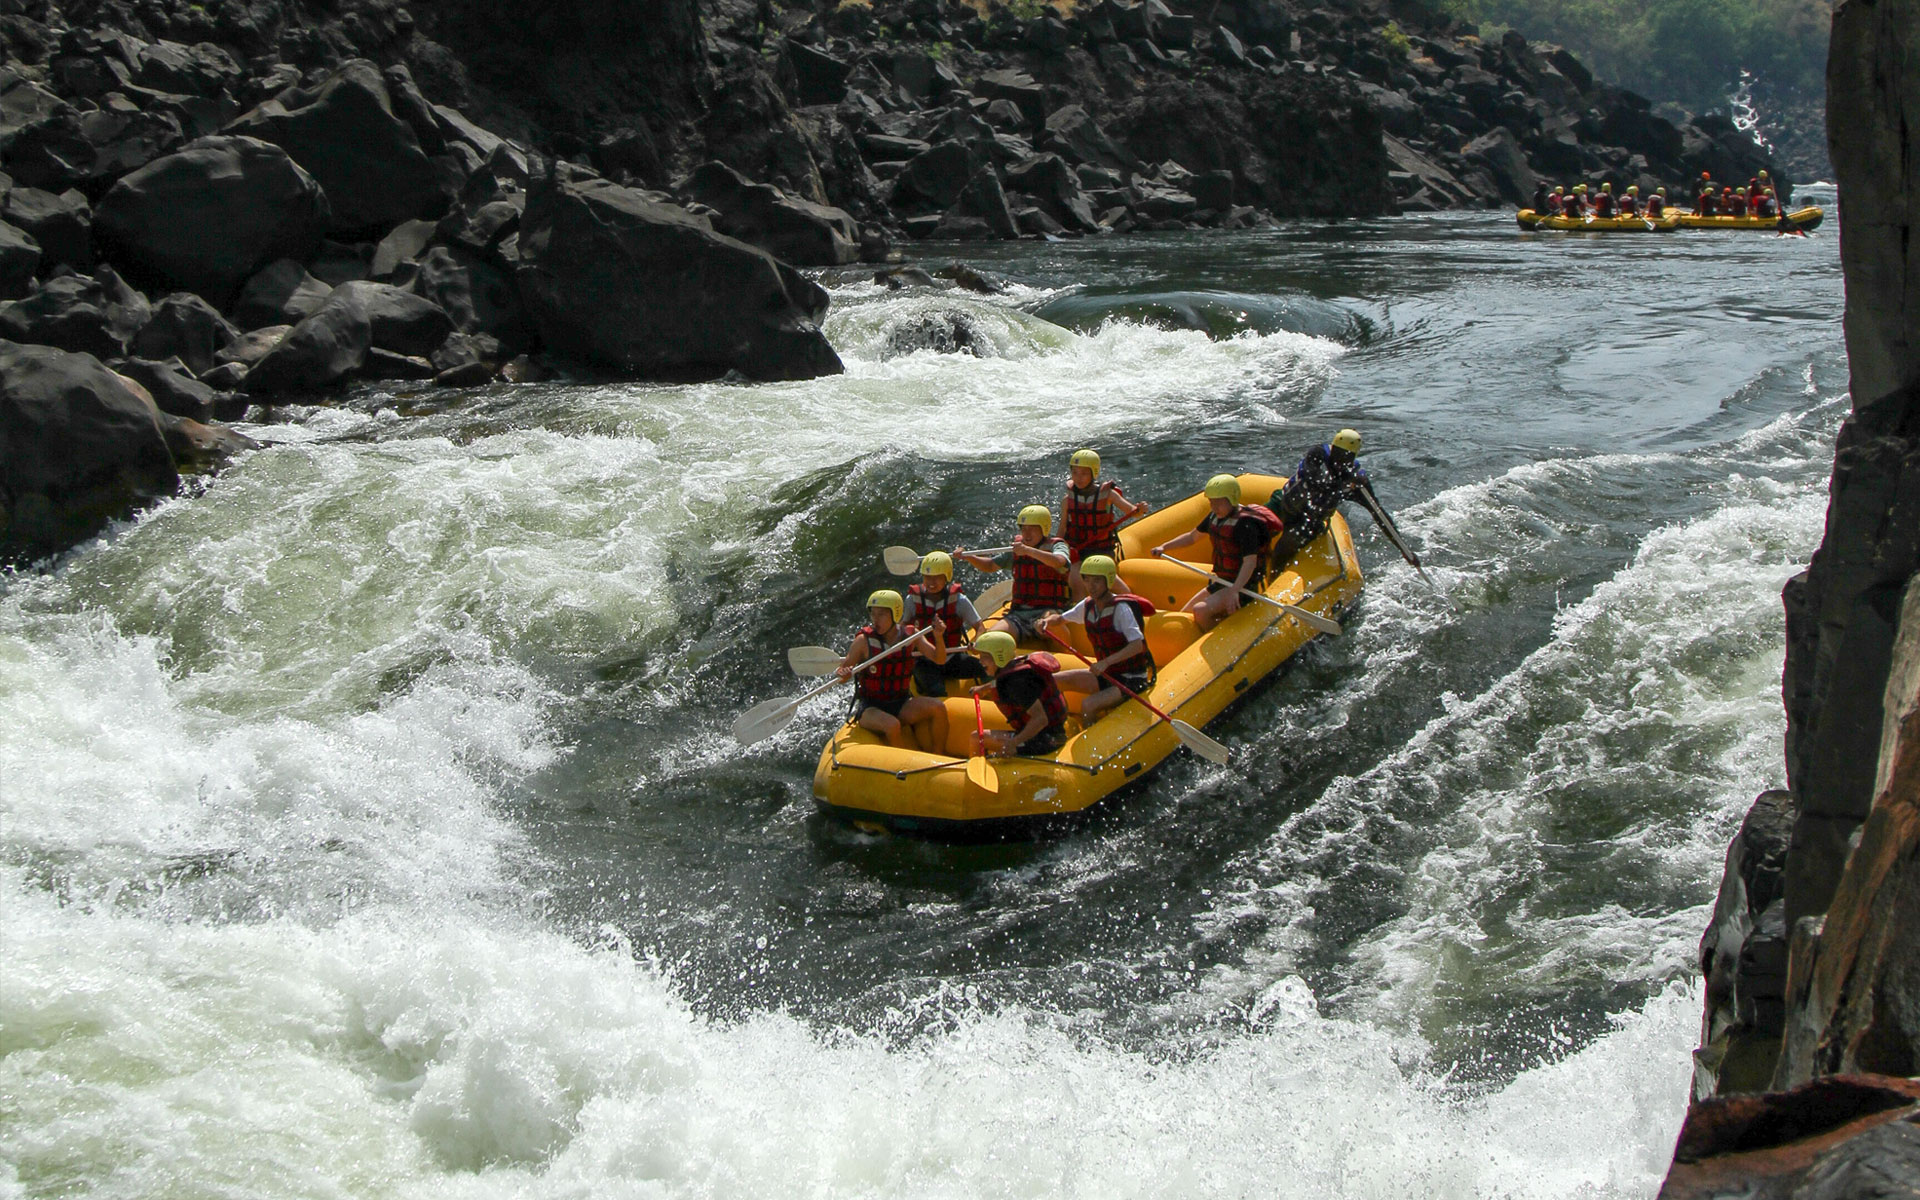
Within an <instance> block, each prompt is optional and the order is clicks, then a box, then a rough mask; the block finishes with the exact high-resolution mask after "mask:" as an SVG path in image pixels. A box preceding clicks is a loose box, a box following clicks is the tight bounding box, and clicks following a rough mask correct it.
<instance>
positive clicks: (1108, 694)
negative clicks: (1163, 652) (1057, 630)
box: [1040, 554, 1153, 727]
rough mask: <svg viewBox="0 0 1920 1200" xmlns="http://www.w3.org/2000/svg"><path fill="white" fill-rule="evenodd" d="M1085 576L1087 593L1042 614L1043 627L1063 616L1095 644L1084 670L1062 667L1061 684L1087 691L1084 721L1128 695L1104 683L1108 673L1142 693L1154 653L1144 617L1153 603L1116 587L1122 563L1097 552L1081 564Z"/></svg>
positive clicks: (1150, 678)
mask: <svg viewBox="0 0 1920 1200" xmlns="http://www.w3.org/2000/svg"><path fill="white" fill-rule="evenodd" d="M1080 574H1081V575H1082V576H1084V577H1085V578H1086V581H1087V598H1086V599H1085V600H1082V601H1081V602H1080V603H1078V604H1076V605H1074V606H1073V607H1072V608H1070V609H1068V610H1067V611H1066V612H1063V613H1060V614H1058V615H1056V616H1050V617H1046V618H1044V619H1043V620H1041V622H1040V626H1041V628H1043V629H1051V628H1052V627H1053V626H1055V625H1057V624H1060V623H1061V622H1065V621H1072V622H1074V623H1075V624H1078V625H1084V626H1086V627H1087V641H1088V642H1090V643H1091V644H1092V645H1093V653H1094V654H1095V656H1096V657H1095V659H1094V661H1093V662H1091V663H1089V664H1088V665H1087V669H1086V670H1084V671H1062V672H1061V673H1060V676H1059V680H1058V682H1059V684H1060V686H1061V688H1063V689H1064V690H1066V691H1069V692H1090V693H1092V694H1091V695H1089V696H1088V697H1087V698H1086V700H1085V701H1084V702H1082V703H1081V705H1080V723H1081V725H1082V726H1083V727H1084V726H1087V725H1091V724H1093V723H1094V722H1095V721H1097V720H1099V719H1100V714H1101V713H1103V712H1105V711H1107V710H1108V709H1109V708H1112V707H1113V706H1114V705H1116V704H1119V703H1121V702H1122V701H1124V700H1125V699H1126V698H1127V694H1126V692H1123V691H1121V690H1120V689H1119V688H1117V687H1114V686H1113V685H1112V684H1111V683H1108V682H1107V679H1106V678H1105V677H1107V676H1110V677H1112V678H1113V679H1115V680H1118V681H1119V682H1120V683H1121V684H1123V685H1125V687H1126V688H1127V690H1128V691H1133V692H1144V691H1146V690H1147V689H1148V688H1149V687H1151V686H1153V655H1152V654H1150V653H1148V652H1147V632H1146V619H1147V617H1148V616H1149V615H1150V614H1151V613H1152V612H1153V604H1152V603H1151V602H1150V601H1148V600H1147V599H1146V598H1145V597H1144V596H1134V595H1130V594H1127V593H1123V592H1121V591H1120V590H1119V585H1120V565H1119V564H1118V563H1116V562H1114V561H1113V560H1112V559H1111V558H1108V557H1107V556H1106V555H1104V554H1095V555H1092V556H1091V557H1089V558H1087V559H1086V561H1084V562H1082V563H1081V564H1080Z"/></svg>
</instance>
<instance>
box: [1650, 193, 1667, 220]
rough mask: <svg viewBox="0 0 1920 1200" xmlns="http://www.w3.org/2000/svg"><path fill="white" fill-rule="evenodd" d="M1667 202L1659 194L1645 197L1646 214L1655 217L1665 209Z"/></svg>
mask: <svg viewBox="0 0 1920 1200" xmlns="http://www.w3.org/2000/svg"><path fill="white" fill-rule="evenodd" d="M1666 207H1667V202H1666V201H1665V200H1663V199H1661V198H1660V197H1659V196H1648V197H1647V215H1648V216H1650V217H1657V216H1659V215H1660V214H1661V213H1662V212H1664V211H1665V210H1666Z"/></svg>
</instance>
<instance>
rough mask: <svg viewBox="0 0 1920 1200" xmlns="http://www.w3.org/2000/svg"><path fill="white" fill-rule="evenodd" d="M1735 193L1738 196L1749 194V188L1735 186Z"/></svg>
mask: <svg viewBox="0 0 1920 1200" xmlns="http://www.w3.org/2000/svg"><path fill="white" fill-rule="evenodd" d="M1733 194H1734V195H1736V196H1744V195H1746V194H1747V189H1745V188H1735V189H1733Z"/></svg>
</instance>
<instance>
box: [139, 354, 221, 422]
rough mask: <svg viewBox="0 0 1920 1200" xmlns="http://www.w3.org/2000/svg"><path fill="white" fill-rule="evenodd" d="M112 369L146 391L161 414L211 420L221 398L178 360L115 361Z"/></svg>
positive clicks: (140, 359) (143, 359)
mask: <svg viewBox="0 0 1920 1200" xmlns="http://www.w3.org/2000/svg"><path fill="white" fill-rule="evenodd" d="M113 369H114V370H115V371H117V372H119V373H120V374H121V375H124V376H126V377H127V378H128V379H131V380H133V381H134V382H135V383H137V384H139V385H140V386H141V387H143V388H145V389H147V395H149V396H151V397H152V398H153V402H154V404H155V405H156V406H157V407H158V408H159V409H160V411H161V412H163V413H169V414H171V415H173V416H176V417H187V418H189V419H191V420H195V421H211V420H213V410H214V408H215V406H216V405H217V404H218V403H219V400H220V395H219V393H217V392H215V391H214V390H213V389H212V388H210V387H208V386H207V385H206V384H204V383H201V382H200V381H199V380H198V379H196V378H195V377H194V375H193V372H191V371H189V370H188V369H187V364H185V363H183V362H181V361H180V360H179V359H177V358H170V359H167V360H166V361H165V362H158V361H155V360H153V359H149V358H123V359H119V360H116V361H115V362H114V364H113Z"/></svg>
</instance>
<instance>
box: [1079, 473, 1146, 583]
mask: <svg viewBox="0 0 1920 1200" xmlns="http://www.w3.org/2000/svg"><path fill="white" fill-rule="evenodd" d="M1067 469H1068V471H1069V473H1070V475H1071V478H1070V479H1069V480H1068V481H1067V493H1066V495H1065V496H1064V497H1063V498H1062V499H1061V501H1060V536H1061V537H1062V538H1064V539H1065V540H1066V543H1067V562H1068V563H1069V564H1070V565H1069V567H1068V570H1067V587H1068V589H1069V591H1070V592H1071V593H1072V595H1073V596H1074V597H1076V598H1077V597H1080V596H1084V595H1086V594H1087V589H1086V585H1085V584H1083V583H1081V581H1080V560H1081V559H1083V558H1085V557H1087V556H1088V555H1089V554H1106V555H1112V554H1114V553H1115V552H1116V551H1117V550H1118V548H1119V541H1118V539H1117V538H1116V536H1115V531H1116V530H1117V529H1118V528H1119V527H1120V523H1121V522H1122V521H1130V520H1132V519H1133V518H1135V517H1137V516H1140V515H1142V514H1143V513H1145V512H1146V511H1147V505H1146V503H1145V502H1138V503H1136V502H1134V501H1131V500H1128V499H1127V497H1126V495H1125V494H1124V493H1123V492H1122V491H1121V490H1120V481H1119V480H1117V479H1113V478H1107V479H1101V478H1100V456H1099V455H1098V454H1095V453H1094V452H1093V451H1091V450H1076V451H1074V454H1073V457H1072V458H1071V459H1070V460H1068V463H1067Z"/></svg>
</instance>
